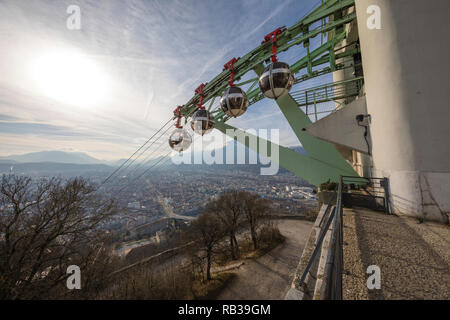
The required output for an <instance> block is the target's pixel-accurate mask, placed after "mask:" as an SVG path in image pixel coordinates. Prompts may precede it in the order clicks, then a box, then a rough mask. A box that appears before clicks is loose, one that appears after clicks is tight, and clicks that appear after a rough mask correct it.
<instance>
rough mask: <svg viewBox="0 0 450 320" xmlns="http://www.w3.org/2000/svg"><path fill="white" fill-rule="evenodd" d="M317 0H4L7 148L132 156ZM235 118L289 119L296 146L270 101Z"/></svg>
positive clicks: (277, 124) (3, 148) (248, 123)
mask: <svg viewBox="0 0 450 320" xmlns="http://www.w3.org/2000/svg"><path fill="white" fill-rule="evenodd" d="M317 2H318V1H317V0H302V1H300V0H284V1H280V0H241V1H238V0H235V1H230V0H226V1H225V0H221V1H208V0H204V1H201V0H160V1H156V0H141V1H139V0H127V1H122V0H108V1H107V0H104V1H74V0H70V1H60V0H59V1H38V0H36V1H28V0H23V1H21V0H1V1H0V46H1V48H0V71H1V78H0V137H1V138H0V139H1V140H0V141H1V144H0V155H2V156H3V155H9V154H20V153H26V152H34V151H43V150H66V151H81V152H86V153H88V154H89V155H91V156H94V157H97V158H99V159H105V160H111V159H118V158H123V157H125V156H128V155H130V154H131V153H132V152H133V151H134V150H135V149H136V148H137V147H138V146H139V145H140V144H141V143H143V142H144V141H145V140H146V139H147V138H148V137H149V136H150V135H151V134H152V133H153V132H154V131H155V130H156V129H158V128H159V127H160V126H161V125H162V124H164V123H165V122H166V121H167V120H168V119H169V118H170V117H171V116H172V111H173V109H174V108H175V107H176V106H177V105H181V104H184V103H185V102H187V100H189V99H190V98H191V97H192V95H193V92H194V89H195V88H196V87H197V86H198V85H199V84H200V83H202V82H208V81H209V80H211V79H212V78H213V77H214V76H216V75H217V74H218V73H220V72H221V71H222V67H223V64H224V63H225V62H227V61H228V60H230V59H231V58H232V57H240V56H243V55H244V54H246V53H247V52H248V51H250V50H252V49H253V48H255V47H257V46H258V45H259V44H260V43H261V40H262V39H263V37H264V35H266V34H267V33H269V32H271V31H272V30H273V29H275V28H276V27H279V26H282V25H286V26H291V25H292V24H294V23H295V22H296V21H297V20H299V19H300V18H301V17H302V16H303V15H305V13H306V12H308V11H310V10H311V8H312V7H313V6H314V5H316V4H317ZM319 2H320V1H319ZM69 5H78V6H79V7H80V9H81V30H69V29H68V28H67V26H66V20H67V18H68V17H69V14H67V12H66V10H67V7H68V6H69ZM297 50H299V51H297V54H299V53H301V52H300V50H303V48H298V49H297ZM289 52H291V50H289ZM291 54H292V53H291ZM61 74H63V76H61ZM67 74H70V76H67ZM58 77H62V78H58ZM55 79H56V80H55ZM66 83H70V84H73V85H72V87H70V89H67V88H66V86H65V85H66ZM74 90H75V91H74ZM230 124H232V125H235V126H237V127H241V128H244V129H247V128H284V129H283V130H281V132H280V139H281V141H280V142H281V143H282V144H284V145H299V142H298V141H297V139H296V137H295V136H294V134H293V133H292V132H291V130H287V129H286V128H287V122H286V120H285V119H284V118H283V117H282V115H281V113H280V111H279V110H278V108H277V106H276V104H275V103H274V102H273V101H271V100H268V99H265V100H263V101H261V102H258V103H257V104H255V105H253V106H251V107H250V108H249V110H248V112H247V113H246V114H245V115H244V116H242V117H241V118H239V119H234V120H232V121H230ZM216 131H217V130H216ZM217 134H218V133H217Z"/></svg>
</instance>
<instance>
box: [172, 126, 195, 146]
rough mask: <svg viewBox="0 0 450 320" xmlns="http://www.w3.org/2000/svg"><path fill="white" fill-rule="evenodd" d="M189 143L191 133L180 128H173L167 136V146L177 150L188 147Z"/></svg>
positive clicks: (190, 141)
mask: <svg viewBox="0 0 450 320" xmlns="http://www.w3.org/2000/svg"><path fill="white" fill-rule="evenodd" d="M191 143H192V137H191V135H190V134H189V133H188V132H187V131H186V130H184V129H182V128H177V129H175V130H174V131H173V132H172V134H171V135H170V137H169V146H170V147H171V148H172V149H173V150H175V151H177V152H182V151H184V150H186V149H188V148H189V147H190V145H191Z"/></svg>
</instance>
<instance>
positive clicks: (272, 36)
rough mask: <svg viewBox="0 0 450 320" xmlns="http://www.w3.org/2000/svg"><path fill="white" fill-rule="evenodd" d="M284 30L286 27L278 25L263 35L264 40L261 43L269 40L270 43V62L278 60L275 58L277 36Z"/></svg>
mask: <svg viewBox="0 0 450 320" xmlns="http://www.w3.org/2000/svg"><path fill="white" fill-rule="evenodd" d="M284 31H286V27H279V28H277V29H275V30H274V31H272V32H271V33H269V34H268V35H266V36H265V37H264V41H263V42H261V44H264V43H266V42H269V41H270V42H271V43H272V62H273V63H275V62H278V60H277V50H278V46H277V36H279V35H281V34H282V33H283V32H284Z"/></svg>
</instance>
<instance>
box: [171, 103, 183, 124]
mask: <svg viewBox="0 0 450 320" xmlns="http://www.w3.org/2000/svg"><path fill="white" fill-rule="evenodd" d="M181 110H183V106H178V107H176V108H175V110H173V114H174V115H175V116H176V117H177V122H176V123H175V127H176V128H178V129H182V128H183V126H182V125H181V124H180V122H181Z"/></svg>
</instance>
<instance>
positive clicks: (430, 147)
mask: <svg viewBox="0 0 450 320" xmlns="http://www.w3.org/2000/svg"><path fill="white" fill-rule="evenodd" d="M370 5H377V6H378V7H379V8H380V9H381V29H380V30H377V29H374V30H369V28H368V27H367V24H366V23H367V18H368V17H369V14H367V8H368V6H370ZM356 12H357V16H358V30H359V36H360V43H361V50H362V60H363V68H364V77H365V88H366V97H367V109H368V113H369V114H371V116H372V124H371V136H372V143H373V149H372V150H373V166H374V172H373V174H374V176H375V175H376V176H385V177H388V178H389V179H390V189H391V193H392V196H393V203H392V205H393V207H394V209H395V210H396V211H397V212H402V213H405V214H410V215H416V216H419V217H423V218H425V219H429V220H437V221H441V222H448V218H447V214H448V213H449V212H450V63H449V59H450V40H449V39H450V38H449V37H450V19H449V18H448V13H449V12H450V1H448V0H432V1H423V0H357V1H356Z"/></svg>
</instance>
